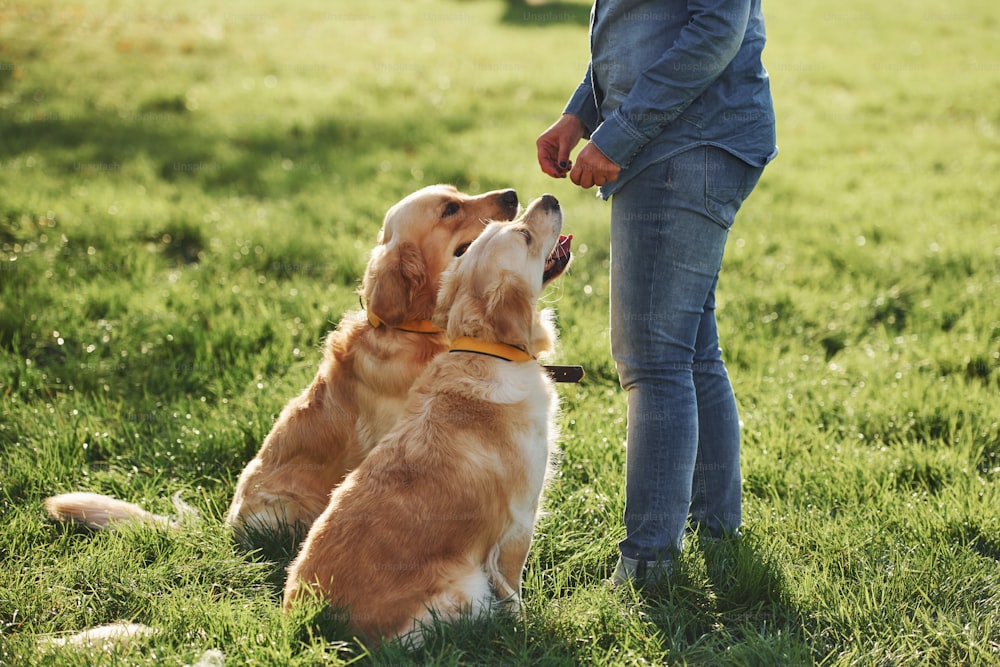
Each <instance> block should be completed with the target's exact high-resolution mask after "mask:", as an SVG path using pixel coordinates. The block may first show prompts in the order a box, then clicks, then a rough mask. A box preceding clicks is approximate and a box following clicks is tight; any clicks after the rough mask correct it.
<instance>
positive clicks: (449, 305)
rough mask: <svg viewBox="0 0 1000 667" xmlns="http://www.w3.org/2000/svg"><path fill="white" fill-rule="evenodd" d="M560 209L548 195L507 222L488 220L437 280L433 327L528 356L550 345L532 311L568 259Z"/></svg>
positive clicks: (542, 323) (455, 336)
mask: <svg viewBox="0 0 1000 667" xmlns="http://www.w3.org/2000/svg"><path fill="white" fill-rule="evenodd" d="M561 229H562V210H561V209H560V207H559V201H558V200H557V199H556V198H555V197H553V196H552V195H543V196H542V197H539V198H538V199H536V200H535V201H533V202H532V203H531V205H530V206H528V208H527V209H526V210H525V212H524V214H523V215H522V216H521V217H520V218H518V219H516V220H513V221H511V222H492V223H490V224H489V226H487V227H486V229H485V231H483V233H482V234H481V235H480V236H479V238H477V239H476V240H475V241H474V242H473V243H472V244H471V245H470V246H469V249H468V250H467V251H466V253H465V254H464V255H462V256H461V257H459V258H457V259H455V260H453V262H452V265H451V267H450V268H449V269H448V271H447V272H445V274H444V276H442V278H441V291H440V293H439V294H438V303H437V310H436V312H435V315H434V323H435V324H436V325H437V326H439V327H442V328H444V329H445V330H446V332H447V335H448V338H449V339H451V340H457V339H458V338H459V337H462V336H469V337H472V338H478V339H482V340H485V341H488V342H493V343H505V344H507V345H512V346H514V347H518V348H521V349H523V350H525V351H526V352H528V353H529V354H530V355H531V356H537V355H538V354H539V353H542V352H545V351H548V350H549V349H550V348H551V347H552V343H553V341H552V332H551V330H550V326H549V325H548V323H547V321H546V320H545V318H544V317H543V316H542V314H541V313H539V312H538V311H537V310H536V308H535V302H536V301H537V300H538V297H539V296H540V295H541V293H542V289H543V288H544V287H545V286H546V285H548V284H549V283H550V282H551V281H553V280H555V279H556V278H557V277H559V276H560V275H562V273H563V271H564V270H565V269H566V267H567V266H568V265H569V261H570V250H569V246H570V240H571V239H572V237H571V236H561V235H560V233H559V232H560V231H561Z"/></svg>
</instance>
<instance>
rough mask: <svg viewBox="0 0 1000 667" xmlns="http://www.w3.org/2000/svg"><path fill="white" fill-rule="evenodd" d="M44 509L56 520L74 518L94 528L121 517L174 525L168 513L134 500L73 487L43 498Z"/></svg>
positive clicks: (74, 520) (106, 526) (139, 521)
mask: <svg viewBox="0 0 1000 667" xmlns="http://www.w3.org/2000/svg"><path fill="white" fill-rule="evenodd" d="M45 509H46V510H47V511H48V513H49V516H51V517H52V518H53V519H55V520H56V521H73V522H76V523H79V524H83V525H84V526H87V527H88V528H91V529H93V530H100V529H102V528H108V527H110V526H111V524H113V523H116V522H121V521H132V522H138V523H148V524H151V525H154V526H168V527H171V528H174V527H176V526H177V524H176V523H174V522H173V521H172V520H171V519H170V518H169V517H166V516H160V515H159V514H153V513H151V512H147V511H146V510H144V509H142V508H141V507H139V506H138V505H135V504H133V503H127V502H125V501H124V500H118V499H116V498H110V497H108V496H102V495H100V494H98V493H88V492H86V491H76V492H73V493H63V494H61V495H58V496H52V497H50V498H46V499H45Z"/></svg>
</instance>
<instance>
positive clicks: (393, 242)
mask: <svg viewBox="0 0 1000 667" xmlns="http://www.w3.org/2000/svg"><path fill="white" fill-rule="evenodd" d="M517 212H518V200H517V193H516V192H515V191H514V190H495V191H493V192H487V193H485V194H482V195H478V196H475V197H474V196H470V195H466V194H463V193H461V192H459V191H458V190H457V189H455V188H454V187H452V186H450V185H432V186H429V187H426V188H423V189H421V190H418V191H416V192H414V193H413V194H411V195H409V196H407V197H406V198H404V199H403V200H402V201H400V202H399V203H397V204H396V205H394V206H393V207H392V208H390V209H389V211H388V212H387V213H386V214H385V221H384V222H383V225H382V232H381V233H380V235H379V242H378V245H377V246H376V247H375V249H374V250H373V251H372V255H371V259H370V260H369V261H368V267H367V268H366V269H365V277H364V281H363V282H362V286H361V293H362V295H363V296H364V299H365V302H366V303H367V306H368V309H369V311H370V312H371V313H373V314H374V315H375V316H377V317H378V318H379V319H380V320H381V321H382V322H384V323H385V324H387V325H389V326H397V325H399V324H401V323H403V322H404V321H407V320H421V319H430V317H431V316H432V314H433V313H434V304H435V300H436V298H437V292H438V284H439V280H440V277H441V273H442V272H443V271H444V270H445V269H446V268H447V267H448V263H449V262H450V261H451V260H452V259H453V258H454V257H456V256H459V255H461V254H462V253H463V252H465V250H466V249H467V248H468V247H469V244H471V243H472V242H473V241H474V240H475V239H476V237H478V236H479V234H480V233H481V232H482V231H483V229H484V227H485V225H486V223H487V222H488V221H490V220H511V219H513V218H514V216H516V215H517Z"/></svg>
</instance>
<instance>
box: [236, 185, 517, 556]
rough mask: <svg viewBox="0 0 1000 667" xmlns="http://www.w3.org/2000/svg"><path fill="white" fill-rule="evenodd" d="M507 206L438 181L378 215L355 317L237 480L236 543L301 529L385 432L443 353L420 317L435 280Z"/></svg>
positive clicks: (428, 311)
mask: <svg viewBox="0 0 1000 667" xmlns="http://www.w3.org/2000/svg"><path fill="white" fill-rule="evenodd" d="M518 209H519V206H518V200H517V193H516V192H515V191H514V190H497V191H494V192H487V193H486V194H482V195H479V196H469V195H466V194H462V193H461V192H459V191H458V190H456V189H455V188H454V187H451V186H445V185H435V186H430V187H426V188H423V189H422V190H418V191H417V192H415V193H413V194H411V195H409V196H408V197H406V198H405V199H403V200H402V201H400V202H399V203H398V204H396V205H395V206H393V207H392V208H390V209H389V211H388V213H386V216H385V222H384V224H383V227H382V232H381V234H380V238H379V243H378V245H377V246H376V247H375V249H374V250H373V251H372V255H371V259H370V260H369V262H368V267H367V269H366V270H365V276H364V281H363V283H362V289H361V293H362V296H363V299H364V302H365V304H366V305H367V312H356V313H350V314H348V315H346V316H345V317H344V318H343V319H342V320H341V322H340V324H339V325H338V327H337V329H336V330H335V331H333V332H332V333H331V334H330V335H329V337H328V338H327V340H326V349H325V353H324V356H323V361H322V363H321V364H320V367H319V371H318V372H317V373H316V377H315V378H314V379H313V381H312V384H310V385H309V387H308V388H307V389H306V390H305V391H304V392H303V393H302V394H301V395H299V396H298V397H296V398H294V399H292V400H291V402H289V403H288V405H286V406H285V408H284V410H282V412H281V415H280V416H279V417H278V420H277V422H276V423H275V424H274V427H273V428H272V429H271V432H270V434H268V436H267V438H266V439H265V440H264V444H263V445H262V446H261V448H260V451H259V452H258V453H257V456H256V457H255V458H254V459H253V460H252V461H250V463H249V464H248V465H247V466H246V468H245V469H244V470H243V473H242V474H241V475H240V479H239V483H238V484H237V486H236V492H235V494H234V496H233V502H232V504H231V505H230V508H229V513H228V516H227V517H226V521H227V523H228V524H229V525H231V526H233V527H234V528H235V529H236V532H237V535H240V536H243V540H244V541H247V540H246V536H247V533H248V531H249V532H250V533H251V534H252V533H253V532H254V531H261V530H263V531H267V532H276V531H278V532H283V531H284V530H285V529H296V530H307V529H308V528H309V526H310V525H311V524H312V522H313V521H314V520H315V519H316V517H318V516H319V515H320V513H321V512H322V511H323V508H325V507H326V505H327V502H328V501H329V499H330V492H331V491H333V489H334V487H336V486H337V484H339V483H340V482H341V480H342V479H343V478H344V476H345V475H347V473H348V472H349V471H351V470H352V469H354V468H356V467H357V466H358V464H360V463H361V461H363V460H364V458H365V456H367V454H368V452H369V451H370V450H371V449H372V447H374V446H375V444H376V443H377V442H378V441H379V440H380V439H381V438H382V436H384V435H385V434H386V433H387V432H388V431H389V430H390V429H391V428H392V426H393V425H395V423H396V420H397V418H398V417H399V415H400V414H401V413H402V409H403V402H404V400H405V398H406V394H407V392H408V391H409V389H410V385H412V384H413V381H414V380H415V379H416V378H417V376H418V375H420V373H421V372H422V371H423V370H424V368H425V367H426V366H427V364H428V362H429V361H430V360H431V359H433V358H434V357H435V356H437V355H438V354H439V353H441V352H444V351H445V350H446V349H447V346H448V340H447V337H446V336H445V334H444V333H443V332H442V331H441V330H440V329H438V328H437V327H435V326H433V325H432V324H431V322H430V318H431V316H432V315H433V313H434V308H435V304H436V297H437V292H438V286H439V280H440V276H441V273H442V272H443V271H444V270H445V269H446V268H447V267H448V264H449V262H451V260H452V259H454V257H455V256H456V255H461V254H462V253H463V252H465V249H466V248H468V247H469V244H470V243H472V241H474V240H475V239H476V237H478V236H479V234H480V233H481V232H482V231H483V228H484V227H485V225H486V223H487V222H488V221H490V220H510V219H512V218H513V217H514V216H516V215H517V213H518Z"/></svg>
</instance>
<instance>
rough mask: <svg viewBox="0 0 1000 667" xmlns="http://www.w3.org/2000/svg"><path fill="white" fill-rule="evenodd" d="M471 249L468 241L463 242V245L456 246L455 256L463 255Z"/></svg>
mask: <svg viewBox="0 0 1000 667" xmlns="http://www.w3.org/2000/svg"><path fill="white" fill-rule="evenodd" d="M468 249H469V244H468V243H463V244H462V245H460V246H458V247H457V248H455V257H461V256H462V255H464V254H465V251H466V250H468Z"/></svg>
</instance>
